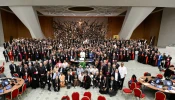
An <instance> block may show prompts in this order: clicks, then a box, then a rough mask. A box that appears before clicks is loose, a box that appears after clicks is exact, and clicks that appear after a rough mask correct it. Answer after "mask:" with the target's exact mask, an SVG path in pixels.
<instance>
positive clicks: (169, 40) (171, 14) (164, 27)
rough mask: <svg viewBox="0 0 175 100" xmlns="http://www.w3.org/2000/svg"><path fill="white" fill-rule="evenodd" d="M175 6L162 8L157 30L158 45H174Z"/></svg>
mask: <svg viewBox="0 0 175 100" xmlns="http://www.w3.org/2000/svg"><path fill="white" fill-rule="evenodd" d="M174 33H175V8H164V9H163V14H162V20H161V25H160V31H159V38H158V46H159V47H166V46H169V45H172V46H173V47H174V45H175V41H174V39H175V34H174Z"/></svg>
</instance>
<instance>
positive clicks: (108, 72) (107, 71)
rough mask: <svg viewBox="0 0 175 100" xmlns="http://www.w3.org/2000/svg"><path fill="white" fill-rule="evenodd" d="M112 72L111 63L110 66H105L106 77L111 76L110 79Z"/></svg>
mask: <svg viewBox="0 0 175 100" xmlns="http://www.w3.org/2000/svg"><path fill="white" fill-rule="evenodd" d="M111 72H112V68H111V63H110V62H108V65H107V66H105V69H104V75H105V76H107V75H109V77H110V76H111Z"/></svg>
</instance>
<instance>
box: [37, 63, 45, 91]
mask: <svg viewBox="0 0 175 100" xmlns="http://www.w3.org/2000/svg"><path fill="white" fill-rule="evenodd" d="M38 72H39V76H40V86H41V88H43V89H44V88H45V85H46V82H45V81H44V80H45V79H46V69H45V67H43V64H42V63H40V67H39V68H38Z"/></svg>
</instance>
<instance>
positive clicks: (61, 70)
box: [58, 65, 65, 73]
mask: <svg viewBox="0 0 175 100" xmlns="http://www.w3.org/2000/svg"><path fill="white" fill-rule="evenodd" d="M58 72H60V73H65V69H64V68H63V66H62V65H61V66H60V68H59V69H58Z"/></svg>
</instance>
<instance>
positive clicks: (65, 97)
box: [61, 96, 70, 100]
mask: <svg viewBox="0 0 175 100" xmlns="http://www.w3.org/2000/svg"><path fill="white" fill-rule="evenodd" d="M64 99H66V100H70V98H69V96H63V97H62V98H61V100H64Z"/></svg>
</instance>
